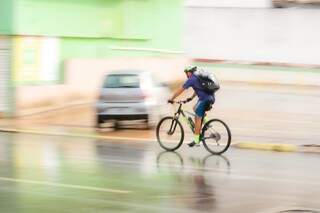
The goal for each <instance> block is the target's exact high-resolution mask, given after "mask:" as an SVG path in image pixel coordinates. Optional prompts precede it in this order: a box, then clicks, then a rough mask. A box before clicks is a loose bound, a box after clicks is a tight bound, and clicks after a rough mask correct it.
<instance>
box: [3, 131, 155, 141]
mask: <svg viewBox="0 0 320 213" xmlns="http://www.w3.org/2000/svg"><path fill="white" fill-rule="evenodd" d="M0 132H8V133H25V134H35V135H49V136H64V137H79V138H90V139H106V140H129V141H134V142H150V141H151V142H155V141H156V140H155V139H146V138H130V137H117V136H105V135H95V134H76V133H61V132H59V133H57V132H45V131H38V130H26V129H13V128H0Z"/></svg>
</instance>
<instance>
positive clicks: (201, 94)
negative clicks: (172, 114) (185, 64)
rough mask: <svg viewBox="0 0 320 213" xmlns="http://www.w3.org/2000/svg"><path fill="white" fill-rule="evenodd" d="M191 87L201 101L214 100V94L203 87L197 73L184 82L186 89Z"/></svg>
mask: <svg viewBox="0 0 320 213" xmlns="http://www.w3.org/2000/svg"><path fill="white" fill-rule="evenodd" d="M189 87H192V89H193V90H194V91H195V93H196V94H197V96H198V98H199V100H200V101H204V100H211V101H214V95H213V94H211V93H207V92H205V91H204V90H202V89H201V84H200V81H199V79H198V78H197V77H196V76H195V75H191V77H190V78H188V80H187V81H186V82H185V83H184V84H183V88H184V89H188V88H189Z"/></svg>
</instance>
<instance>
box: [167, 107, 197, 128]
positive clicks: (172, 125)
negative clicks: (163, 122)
mask: <svg viewBox="0 0 320 213" xmlns="http://www.w3.org/2000/svg"><path fill="white" fill-rule="evenodd" d="M182 104H183V103H179V108H178V110H177V112H176V113H174V116H173V118H174V119H173V120H172V123H171V126H170V130H169V133H171V134H173V132H174V131H175V130H176V127H177V122H174V121H175V120H179V118H180V115H182V117H183V119H184V120H185V122H186V123H187V124H188V126H189V128H190V129H191V131H192V132H193V133H194V127H192V124H191V123H190V121H189V120H188V117H187V116H186V114H185V112H184V111H183V110H182ZM190 114H191V113H190Z"/></svg>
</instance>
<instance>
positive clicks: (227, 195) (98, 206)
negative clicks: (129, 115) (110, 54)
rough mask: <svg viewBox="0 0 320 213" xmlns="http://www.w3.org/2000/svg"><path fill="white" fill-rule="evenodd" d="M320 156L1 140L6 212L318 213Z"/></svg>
mask: <svg viewBox="0 0 320 213" xmlns="http://www.w3.org/2000/svg"><path fill="white" fill-rule="evenodd" d="M319 164H320V158H319V155H316V154H299V153H276V152H264V151H252V150H251V151H248V150H238V149H230V150H229V151H228V152H227V153H225V155H224V156H221V157H220V156H210V155H208V153H207V152H206V151H205V149H204V148H203V147H199V148H192V149H191V148H188V147H186V145H183V146H182V147H181V148H180V149H179V150H178V152H177V153H170V152H163V150H161V149H160V147H159V146H158V145H157V144H155V143H152V142H128V141H127V142H124V141H104V140H89V139H83V138H75V137H72V138H71V137H59V136H40V135H27V134H9V133H0V190H1V193H0V209H1V212H23V213H24V212H261V213H262V212H270V213H271V212H280V211H284V210H289V209H313V210H318V211H320V201H319V200H320V199H319V198H320V182H319V179H320V171H319Z"/></svg>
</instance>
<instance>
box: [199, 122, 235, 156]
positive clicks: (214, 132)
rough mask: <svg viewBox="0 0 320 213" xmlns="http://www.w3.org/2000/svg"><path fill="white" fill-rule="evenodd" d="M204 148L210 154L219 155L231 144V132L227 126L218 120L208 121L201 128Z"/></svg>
mask: <svg viewBox="0 0 320 213" xmlns="http://www.w3.org/2000/svg"><path fill="white" fill-rule="evenodd" d="M202 138H203V141H202V142H203V145H204V147H205V148H206V149H207V150H208V151H209V152H210V153H212V154H215V155H220V154H222V153H224V152H225V151H227V150H228V148H229V146H230V144H231V132H230V129H229V127H228V126H227V124H225V123H224V122H223V121H221V120H218V119H212V120H210V121H208V122H207V123H206V124H205V125H204V127H203V128H202Z"/></svg>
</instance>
